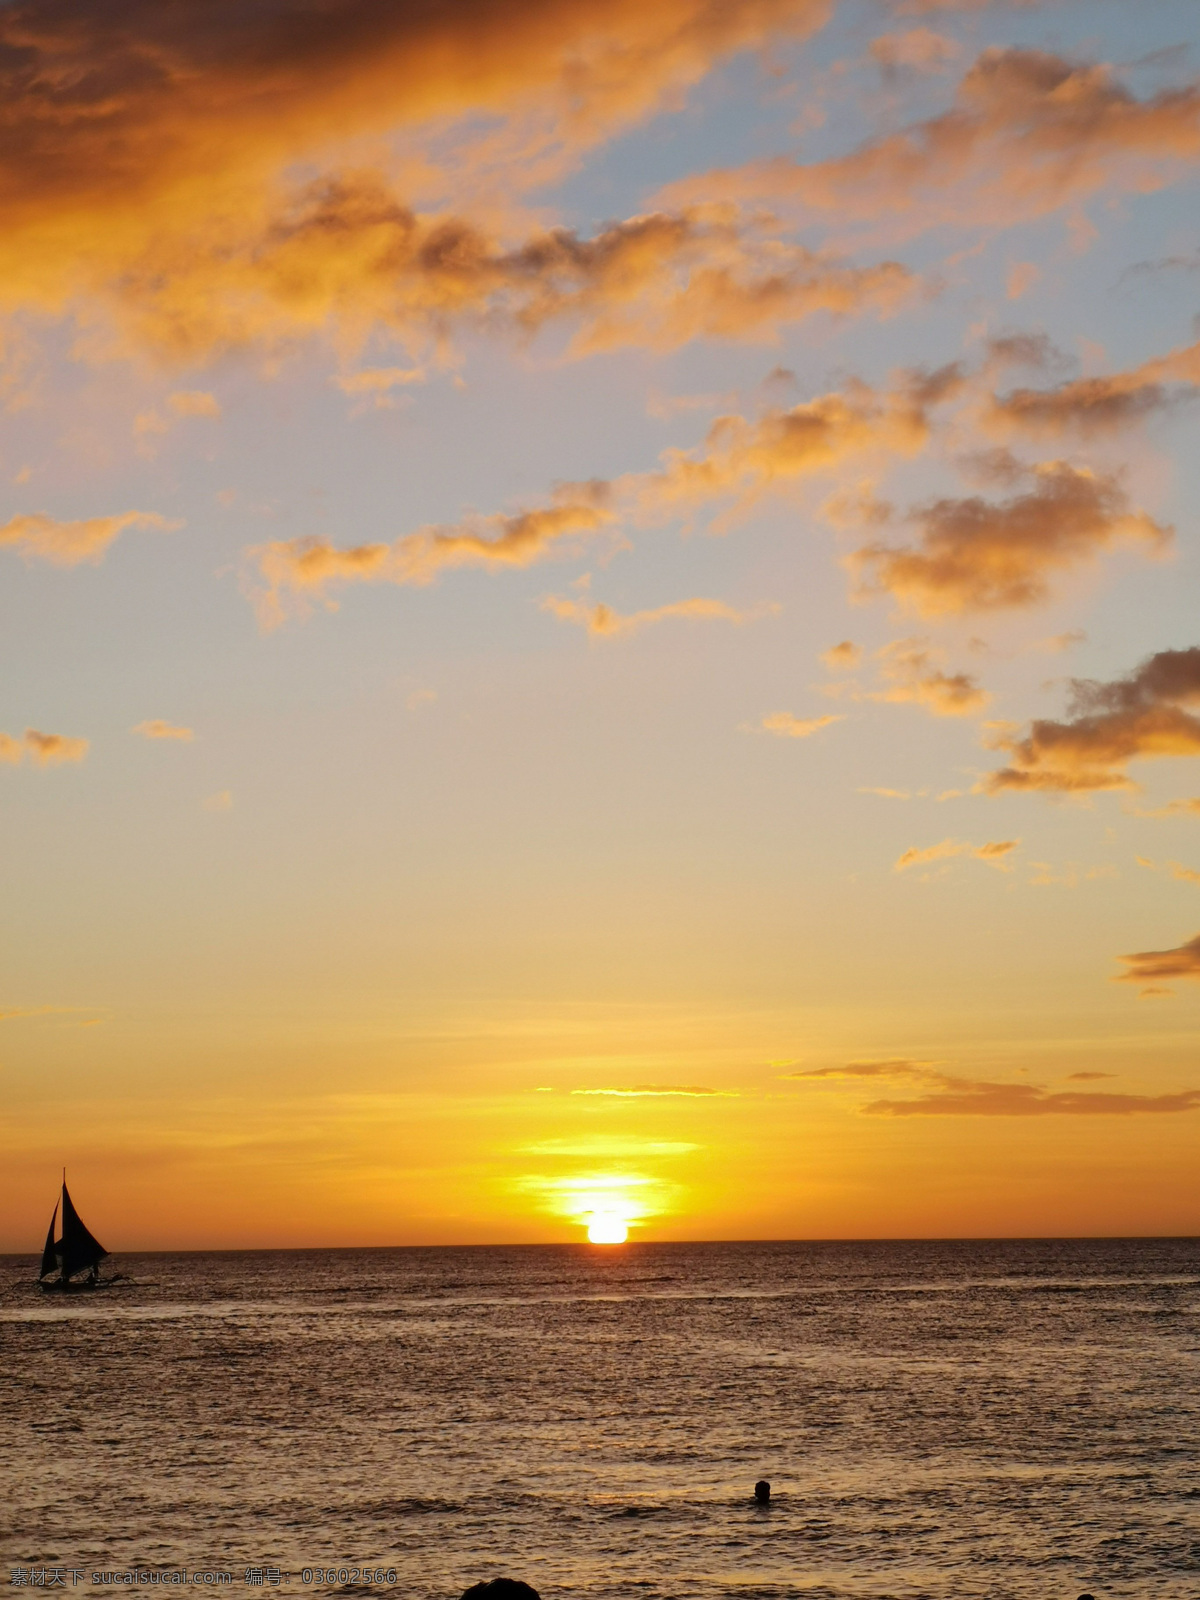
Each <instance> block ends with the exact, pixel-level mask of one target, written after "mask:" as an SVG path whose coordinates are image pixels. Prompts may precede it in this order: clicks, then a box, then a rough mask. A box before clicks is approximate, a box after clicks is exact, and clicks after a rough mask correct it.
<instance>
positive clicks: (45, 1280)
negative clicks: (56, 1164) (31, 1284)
mask: <svg viewBox="0 0 1200 1600" xmlns="http://www.w3.org/2000/svg"><path fill="white" fill-rule="evenodd" d="M61 1204H62V1237H61V1238H60V1239H55V1237H54V1224H55V1223H56V1222H57V1221H58V1205H57V1204H56V1205H55V1207H54V1212H53V1215H52V1216H51V1218H50V1227H49V1229H48V1230H47V1233H46V1243H45V1247H44V1248H43V1250H42V1265H41V1270H40V1271H39V1272H38V1282H39V1283H40V1284H41V1286H42V1288H43V1289H46V1290H57V1292H58V1293H59V1294H67V1293H71V1292H72V1291H74V1290H78V1289H107V1288H108V1286H109V1285H110V1284H112V1283H115V1282H116V1281H117V1280H116V1279H115V1278H101V1276H100V1263H101V1262H102V1261H103V1260H104V1258H105V1256H106V1255H107V1254H108V1251H107V1250H106V1249H105V1248H104V1246H103V1245H102V1244H101V1243H100V1241H99V1239H97V1238H96V1236H95V1235H94V1234H92V1233H89V1232H88V1230H87V1227H86V1226H85V1224H84V1221H83V1218H82V1217H81V1216H80V1215H79V1213H78V1211H76V1209H75V1207H74V1205H73V1204H72V1201H71V1196H70V1195H69V1194H68V1193H67V1173H66V1168H65V1167H64V1169H63V1186H62V1202H61ZM81 1272H86V1273H87V1277H86V1278H80V1277H78V1274H79V1273H81Z"/></svg>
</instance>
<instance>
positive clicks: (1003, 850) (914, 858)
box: [892, 839, 1021, 872]
mask: <svg viewBox="0 0 1200 1600" xmlns="http://www.w3.org/2000/svg"><path fill="white" fill-rule="evenodd" d="M1020 843H1021V841H1020V840H1019V839H997V840H994V841H991V842H990V843H988V844H979V845H975V844H967V843H966V842H965V841H964V840H962V839H943V840H942V842H941V843H940V844H932V845H929V846H928V848H926V849H924V850H918V849H916V848H915V847H914V848H913V849H911V850H906V851H905V852H904V854H903V855H902V856H901V857H900V858H899V860H898V861H897V862H896V864H895V866H894V867H893V868H892V870H893V872H907V870H908V868H909V867H917V866H924V865H926V864H927V863H928V862H930V861H943V860H945V859H946V858H947V857H949V856H974V857H975V859H976V860H977V861H986V862H989V863H990V864H991V865H993V866H1000V867H1002V868H1003V869H1004V870H1005V871H1007V870H1008V866H1007V863H1006V862H1005V861H1004V857H1005V856H1007V855H1009V854H1010V853H1011V852H1012V851H1013V850H1015V849H1017V847H1018V846H1019V845H1020Z"/></svg>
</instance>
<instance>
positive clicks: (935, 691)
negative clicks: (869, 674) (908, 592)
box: [867, 639, 991, 717]
mask: <svg viewBox="0 0 1200 1600" xmlns="http://www.w3.org/2000/svg"><path fill="white" fill-rule="evenodd" d="M876 660H877V661H878V662H879V670H880V673H881V675H882V676H883V678H884V679H885V680H886V681H887V682H888V684H889V687H888V688H886V689H880V690H877V691H875V692H873V693H871V694H869V695H868V696H867V698H868V699H870V700H883V701H889V702H891V703H893V704H906V703H907V704H912V705H920V706H924V707H925V709H926V710H927V711H930V712H932V714H933V715H934V716H935V717H969V716H973V715H974V714H975V713H976V712H977V711H982V710H983V708H984V706H985V705H987V703H988V701H989V700H990V699H991V696H990V695H989V694H988V692H987V690H986V689H981V688H980V687H979V683H978V680H977V679H975V678H974V677H972V676H971V675H970V673H966V672H953V673H947V672H944V671H943V670H942V668H943V665H944V663H945V660H946V656H945V652H944V651H942V650H939V649H937V648H936V647H935V646H933V645H931V644H929V643H927V642H926V641H925V640H923V639H894V640H893V641H892V643H891V644H888V645H885V646H884V647H883V649H882V650H879V651H877V652H876Z"/></svg>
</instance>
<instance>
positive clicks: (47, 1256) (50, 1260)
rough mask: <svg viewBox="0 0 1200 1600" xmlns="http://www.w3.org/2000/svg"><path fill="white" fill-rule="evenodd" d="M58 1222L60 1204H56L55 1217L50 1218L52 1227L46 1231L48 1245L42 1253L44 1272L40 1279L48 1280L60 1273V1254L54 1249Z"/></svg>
mask: <svg viewBox="0 0 1200 1600" xmlns="http://www.w3.org/2000/svg"><path fill="white" fill-rule="evenodd" d="M57 1220H58V1202H57V1201H55V1203H54V1215H53V1216H52V1217H51V1218H50V1226H49V1227H48V1228H47V1229H46V1245H45V1248H44V1249H43V1251H42V1270H41V1271H40V1272H39V1273H38V1277H39V1278H48V1277H49V1276H50V1274H51V1273H52V1272H57V1271H58V1253H57V1252H56V1250H55V1248H54V1224H55V1222H57Z"/></svg>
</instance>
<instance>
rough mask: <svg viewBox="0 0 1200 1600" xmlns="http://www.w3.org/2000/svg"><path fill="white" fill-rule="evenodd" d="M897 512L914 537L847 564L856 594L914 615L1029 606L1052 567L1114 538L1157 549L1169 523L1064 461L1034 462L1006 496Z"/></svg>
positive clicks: (1044, 589) (1044, 590)
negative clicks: (1029, 477) (1028, 481)
mask: <svg viewBox="0 0 1200 1600" xmlns="http://www.w3.org/2000/svg"><path fill="white" fill-rule="evenodd" d="M907 520H908V521H910V522H911V523H913V524H915V526H916V528H917V530H918V539H917V542H916V543H915V544H913V545H900V546H897V545H888V544H881V543H874V544H869V545H865V546H864V547H863V548H862V549H860V550H857V551H855V553H854V554H853V555H852V556H851V557H850V558H849V563H848V564H849V566H850V569H851V571H852V572H854V573H855V574H856V575H857V577H858V581H859V584H860V591H861V592H862V593H865V594H879V593H887V594H891V595H893V596H894V597H895V598H896V599H897V600H899V601H900V603H901V605H903V606H905V607H907V608H909V609H910V610H913V611H916V612H917V613H919V614H920V615H922V616H942V615H948V614H955V613H961V612H965V611H987V610H997V609H1000V608H1003V607H1010V606H1028V605H1033V604H1035V603H1037V602H1038V601H1041V600H1044V599H1045V598H1046V596H1047V594H1048V592H1049V579H1050V576H1051V575H1052V574H1053V573H1055V572H1059V571H1063V570H1065V569H1069V568H1072V567H1075V566H1078V565H1080V564H1081V563H1083V562H1085V561H1088V560H1091V559H1094V557H1095V556H1096V555H1097V554H1098V553H1100V552H1101V551H1103V550H1106V549H1108V548H1110V547H1111V546H1112V545H1114V544H1116V543H1118V542H1121V541H1127V542H1142V543H1144V544H1147V545H1149V546H1151V547H1152V548H1154V549H1162V548H1163V547H1164V546H1165V545H1166V544H1167V543H1168V541H1169V540H1170V538H1171V532H1172V530H1171V529H1169V528H1166V527H1163V526H1162V525H1161V524H1159V523H1157V522H1155V521H1154V520H1153V518H1151V517H1149V516H1147V515H1146V513H1145V512H1144V511H1135V510H1131V508H1130V506H1129V502H1128V499H1127V497H1126V495H1125V492H1124V490H1123V489H1122V488H1121V486H1120V483H1119V481H1118V479H1117V478H1116V477H1114V476H1112V475H1108V474H1102V473H1095V472H1092V471H1090V470H1088V469H1087V468H1080V467H1072V466H1070V465H1069V464H1068V463H1067V462H1065V461H1047V462H1043V463H1041V464H1040V465H1038V466H1037V467H1035V468H1034V469H1033V486H1032V488H1030V489H1029V490H1028V491H1027V492H1026V493H1024V494H1019V495H1015V496H1013V497H1012V498H1011V499H1009V500H1005V501H1001V502H999V503H998V504H997V503H995V502H992V501H988V500H984V499H982V498H981V497H980V496H978V495H972V496H970V497H969V498H967V499H944V500H935V501H932V502H931V503H930V504H928V505H926V506H922V507H918V508H917V509H916V510H915V511H913V512H912V513H910V515H909V517H908V519H907Z"/></svg>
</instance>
